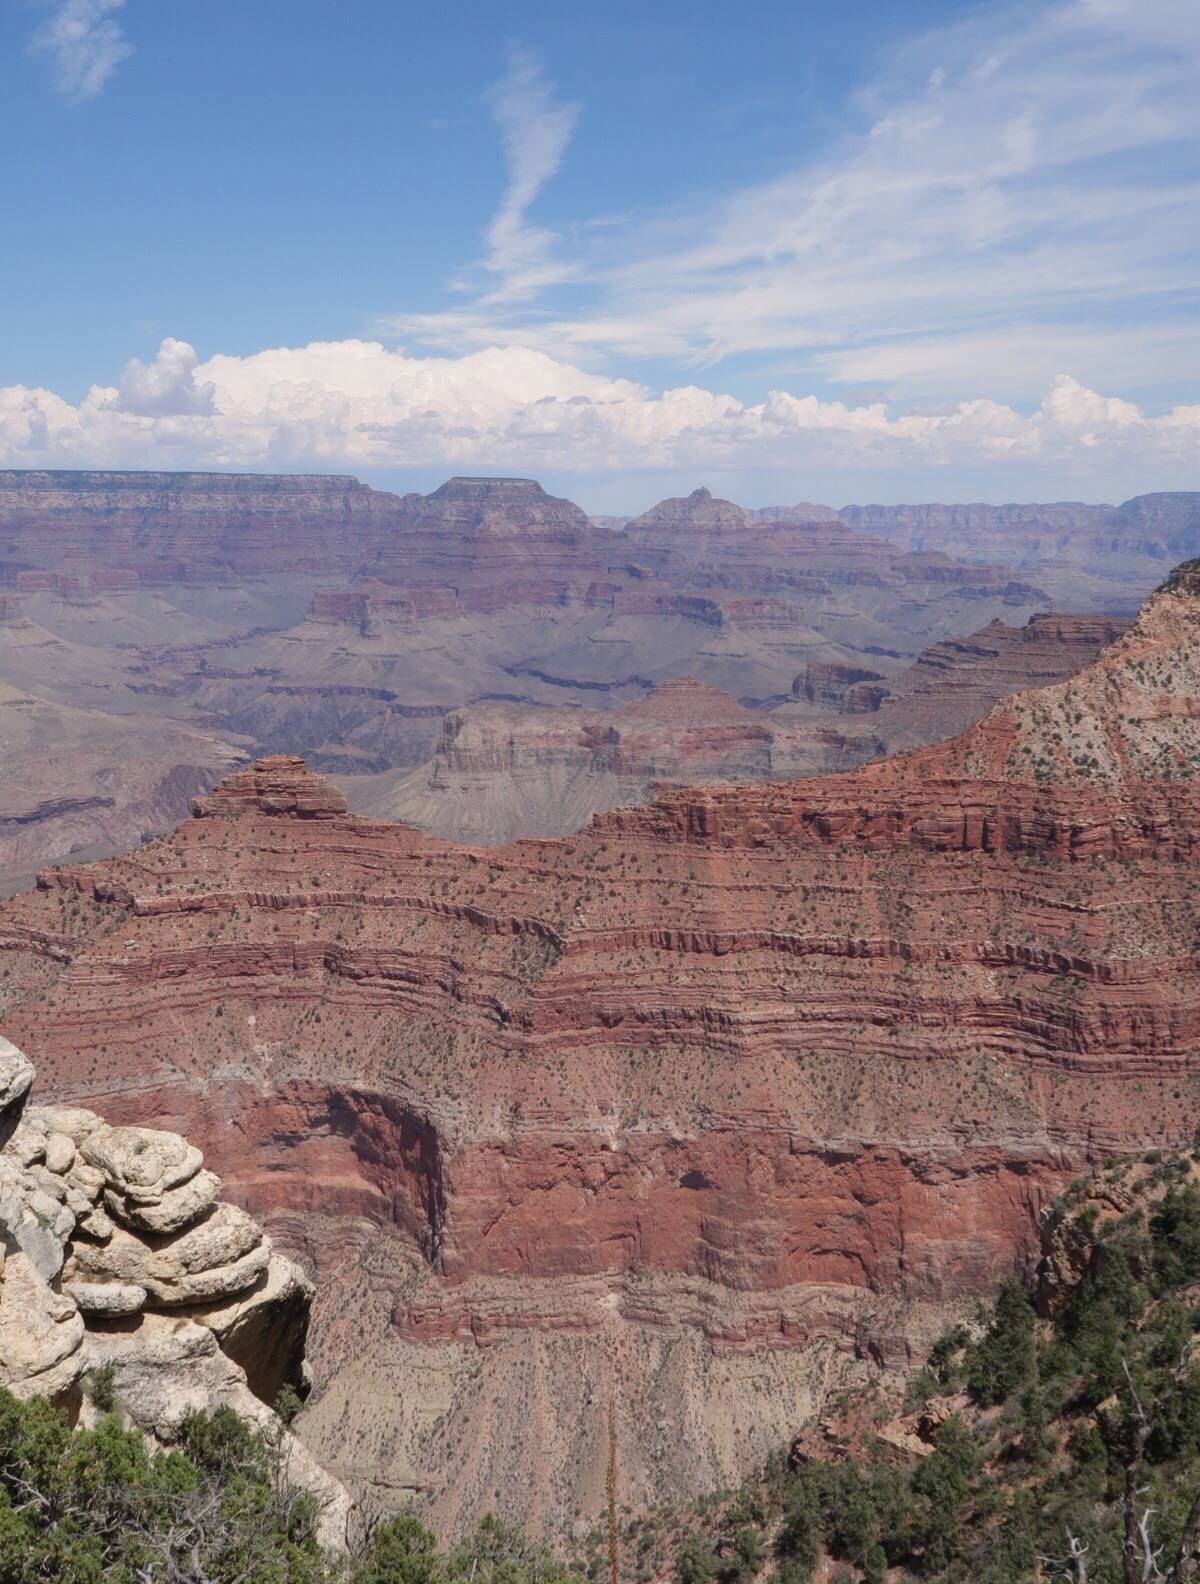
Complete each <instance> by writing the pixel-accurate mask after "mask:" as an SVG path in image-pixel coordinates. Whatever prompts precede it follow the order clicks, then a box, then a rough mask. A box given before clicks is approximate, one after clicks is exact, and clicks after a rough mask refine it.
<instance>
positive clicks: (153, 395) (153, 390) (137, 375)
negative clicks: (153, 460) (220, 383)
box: [115, 336, 216, 418]
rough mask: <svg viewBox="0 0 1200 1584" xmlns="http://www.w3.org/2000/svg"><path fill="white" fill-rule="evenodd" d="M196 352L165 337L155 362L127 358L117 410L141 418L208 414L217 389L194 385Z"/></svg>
mask: <svg viewBox="0 0 1200 1584" xmlns="http://www.w3.org/2000/svg"><path fill="white" fill-rule="evenodd" d="M195 375H196V351H195V348H194V347H191V346H189V345H188V343H187V342H186V341H176V340H175V338H174V337H173V336H168V337H167V339H166V340H165V341H164V342H163V343H162V345H161V346H160V347H159V349H158V355H157V356H156V357H155V359H154V362H153V363H150V364H146V363H143V362H142V361H141V359H140V358H130V360H129V362H128V363H127V364H126V365H125V372H124V374H123V375H122V376H121V386H120V389H119V390H118V392H117V399H116V403H115V406H116V410H117V411H118V412H123V413H134V414H136V415H137V416H138V417H141V418H170V417H181V416H182V415H184V414H185V413H192V414H196V413H211V412H213V411H214V407H213V395H214V392H215V390H216V386H215V385H213V384H212V383H211V382H209V383H206V384H198V383H197V381H196V377H195Z"/></svg>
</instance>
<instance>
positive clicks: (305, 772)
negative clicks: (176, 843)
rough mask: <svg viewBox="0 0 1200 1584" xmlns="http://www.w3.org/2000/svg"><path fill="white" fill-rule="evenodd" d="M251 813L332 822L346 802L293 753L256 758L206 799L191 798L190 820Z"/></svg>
mask: <svg viewBox="0 0 1200 1584" xmlns="http://www.w3.org/2000/svg"><path fill="white" fill-rule="evenodd" d="M251 812H256V813H260V814H274V815H283V816H289V815H290V816H292V817H294V818H296V819H335V818H336V817H337V816H338V815H339V814H344V813H345V812H346V799H345V797H344V796H343V794H342V793H341V792H339V791H338V789H337V787H335V786H334V785H333V783H332V782H331V781H326V779H325V777H324V776H320V775H317V774H316V772H315V771H313V770H310V769H309V768H308V766H307V765H306V764H305V762H304V760H303V759H301V758H300V757H299V756H298V755H296V754H272V755H271V756H270V758H267V759H259V760H257V761H256V762H255V763H254V764H252V765H250V766H249V768H248V769H246V770H238V771H237V772H236V773H235V774H233V775H231V776H226V777H225V779H224V781H222V782H220V783H219V784H218V785H217V786H215V787H214V788H213V789H212V791H211V792H210V793H209V794H208V796H207V797H198V798H193V799H192V817H193V818H194V819H236V818H237V817H238V816H239V815H241V814H246V813H251Z"/></svg>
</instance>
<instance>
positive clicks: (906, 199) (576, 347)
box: [380, 0, 1200, 402]
mask: <svg viewBox="0 0 1200 1584" xmlns="http://www.w3.org/2000/svg"><path fill="white" fill-rule="evenodd" d="M1198 73H1200V6H1197V5H1196V4H1195V3H1194V0H1052V3H1045V0H1042V3H1040V4H1038V3H1035V4H1028V3H1022V4H1021V5H1019V6H1018V7H1016V8H1014V9H1010V10H1007V11H1004V10H997V9H994V8H991V7H989V8H987V10H986V11H985V13H984V14H983V16H982V18H981V17H980V16H979V15H978V14H977V15H976V17H975V18H974V19H973V20H971V21H970V22H967V23H964V24H962V25H960V26H957V27H953V28H949V29H944V30H942V31H940V32H938V33H935V34H933V35H931V36H929V37H927V38H924V39H922V40H920V41H918V42H917V43H915V44H914V45H913V46H912V47H911V48H910V49H909V50H907V51H906V52H902V53H901V54H900V55H899V56H897V57H894V58H893V61H892V64H891V66H890V68H889V71H888V74H887V76H886V77H885V78H882V79H881V80H879V81H877V82H875V83H873V84H871V85H870V86H869V87H868V89H866V90H864V92H863V93H862V95H861V96H860V98H859V100H858V102H857V106H856V107H855V106H852V107H850V110H849V112H848V117H847V119H848V120H849V121H851V122H853V121H854V120H855V119H857V120H858V121H859V122H860V126H859V129H858V130H857V131H855V132H853V133H851V134H850V135H848V136H847V137H845V139H844V140H843V141H842V142H841V143H840V144H838V145H837V146H836V147H835V148H834V149H833V150H832V151H831V152H828V153H826V154H825V155H823V156H822V157H821V158H820V159H819V160H815V161H813V162H811V163H808V164H806V165H803V166H802V167H799V168H797V169H795V170H794V171H792V172H790V173H788V174H785V175H783V176H781V177H779V178H778V179H775V180H772V181H769V182H765V183H762V184H759V185H756V186H752V187H749V188H746V189H745V190H742V191H740V192H737V193H734V194H733V195H731V196H728V197H726V198H724V199H723V200H721V201H719V202H715V203H714V202H712V201H711V200H709V199H707V198H706V199H705V200H704V201H703V202H701V203H697V204H693V205H692V206H691V207H690V208H689V206H688V205H687V203H686V201H684V203H683V204H682V205H680V206H673V207H672V209H671V211H670V213H669V215H668V216H660V217H658V218H657V219H652V220H651V221H650V222H640V221H639V222H637V223H634V222H633V221H631V222H630V223H629V224H627V225H626V226H624V227H620V228H616V229H615V230H614V229H613V228H589V227H587V226H581V227H577V228H575V229H574V230H573V231H572V232H571V233H570V236H569V237H568V238H566V239H565V240H563V239H560V243H559V246H558V248H557V250H556V258H557V261H558V268H559V272H560V277H561V278H562V279H563V280H568V281H569V283H570V285H569V289H568V290H567V291H565V292H564V291H563V290H560V289H558V288H557V287H554V286H551V287H550V289H547V290H543V291H540V292H539V293H538V294H537V295H535V296H534V297H532V298H526V299H523V300H522V301H521V302H513V301H511V300H505V299H503V298H502V297H500V296H498V295H496V294H491V295H489V294H487V293H485V292H481V293H480V295H479V297H478V298H477V299H476V300H474V301H472V302H470V303H468V304H465V305H463V306H460V307H455V308H451V309H449V310H448V311H446V312H443V313H435V314H424V315H412V314H405V315H399V316H395V317H393V318H392V319H390V320H386V321H383V322H381V325H380V331H381V333H383V334H385V335H388V334H394V335H396V336H398V337H401V338H403V339H405V340H406V341H408V342H409V343H412V342H414V341H415V342H419V343H420V344H423V345H426V346H429V347H431V348H434V349H436V350H439V351H460V352H461V351H467V350H470V349H472V348H475V347H480V346H487V345H525V346H534V347H538V348H541V349H542V350H544V351H547V352H549V353H550V354H551V355H552V356H554V357H556V358H563V359H566V360H568V361H572V362H575V361H583V362H585V363H589V364H593V365H596V366H601V365H603V364H605V363H607V362H609V361H610V360H624V361H626V362H627V363H628V362H629V361H636V363H637V364H638V365H639V366H641V367H643V368H644V367H646V366H648V364H650V363H652V362H654V361H655V360H661V361H663V362H670V363H674V364H675V365H676V366H678V365H679V364H680V363H683V364H686V365H689V366H692V367H711V366H714V365H715V364H717V363H719V362H720V361H721V360H722V359H724V358H727V357H732V356H737V357H739V358H741V359H743V360H745V359H747V358H750V359H753V358H760V359H762V360H763V361H767V360H769V361H770V362H772V363H776V364H777V363H778V362H779V360H780V357H781V355H786V357H787V359H788V362H789V365H790V366H791V367H792V368H793V369H796V370H798V371H799V372H800V375H801V377H804V378H806V379H810V380H812V381H813V382H814V383H818V382H819V383H824V384H826V385H834V386H836V385H838V384H839V383H845V382H854V381H858V380H860V379H862V378H863V377H869V378H871V379H872V380H876V381H884V382H886V383H887V384H888V385H889V388H890V390H891V393H892V394H893V396H894V397H896V398H897V399H906V398H910V397H912V396H914V395H937V396H939V397H942V398H947V399H953V398H965V397H968V396H970V395H971V394H973V393H974V392H977V391H978V390H979V389H980V388H981V387H982V388H983V389H986V390H988V391H989V393H990V394H992V395H993V396H996V397H999V398H1003V399H1004V400H1007V401H1017V402H1028V401H1031V400H1036V399H1037V398H1038V396H1039V395H1040V393H1041V392H1043V391H1044V390H1045V389H1046V388H1047V385H1048V383H1049V381H1050V380H1051V379H1052V378H1053V377H1054V375H1055V373H1056V372H1057V371H1058V370H1059V369H1061V368H1062V367H1064V366H1068V367H1073V366H1078V364H1077V363H1076V361H1075V360H1074V359H1072V360H1071V361H1068V362H1066V363H1065V364H1064V361H1063V360H1062V353H1063V343H1064V341H1066V340H1073V341H1074V342H1075V343H1076V344H1077V345H1078V346H1079V347H1080V348H1084V347H1086V348H1087V365H1088V372H1087V377H1088V378H1089V379H1095V380H1098V381H1100V382H1102V383H1111V382H1113V381H1114V380H1116V379H1121V380H1122V381H1124V380H1125V379H1129V380H1130V381H1131V382H1132V383H1133V384H1135V385H1136V386H1138V387H1139V388H1141V389H1146V390H1149V389H1153V388H1155V387H1158V388H1160V389H1162V388H1170V383H1169V382H1170V380H1171V375H1172V374H1175V375H1177V376H1178V377H1177V378H1176V380H1175V382H1174V388H1175V389H1178V388H1179V378H1182V377H1183V375H1182V371H1183V370H1185V369H1186V368H1187V367H1188V366H1189V365H1190V367H1191V368H1193V369H1194V368H1195V366H1196V364H1197V361H1198V360H1200V330H1198V325H1200V320H1198V317H1197V313H1196V308H1195V299H1194V292H1193V285H1194V282H1195V280H1196V279H1197V278H1198V276H1200V229H1198V228H1197V226H1196V221H1195V216H1196V212H1197V206H1198V204H1200V152H1198V151H1200V95H1197V93H1196V91H1195V84H1196V80H1197V75H1198ZM556 157H557V156H556ZM1142 329H1144V330H1146V331H1147V332H1148V337H1147V342H1146V345H1145V347H1144V349H1143V351H1142V353H1141V355H1140V358H1139V357H1138V354H1137V349H1136V345H1135V344H1134V341H1133V337H1134V333H1135V332H1136V331H1138V330H1142ZM914 341H916V342H918V343H919V345H920V346H921V348H923V349H924V350H923V356H922V358H921V359H920V362H921V367H920V369H919V371H918V372H916V373H915V374H914V369H913V359H912V354H911V348H912V344H913V342H914ZM1110 341H1112V342H1115V343H1116V344H1118V345H1119V348H1120V353H1121V356H1122V358H1123V359H1124V360H1125V362H1126V363H1132V364H1134V365H1135V366H1134V367H1132V368H1127V367H1120V368H1116V367H1109V366H1107V365H1106V361H1105V359H1106V350H1107V348H1108V346H1109V344H1110ZM1164 346H1167V347H1169V349H1170V365H1171V368H1170V372H1169V373H1166V374H1164V372H1163V371H1162V370H1161V369H1160V365H1159V363H1158V361H1157V358H1158V355H1159V353H1160V351H1161V349H1162V348H1163V347H1164ZM966 349H970V350H969V351H968V350H966ZM981 350H982V351H983V352H984V353H985V356H984V360H983V361H982V362H981V361H980V360H979V356H978V354H979V352H980V351H981ZM864 366H869V368H870V369H871V373H870V375H869V376H864V375H863V373H862V370H863V367H864ZM1164 381H1166V382H1167V384H1166V385H1164Z"/></svg>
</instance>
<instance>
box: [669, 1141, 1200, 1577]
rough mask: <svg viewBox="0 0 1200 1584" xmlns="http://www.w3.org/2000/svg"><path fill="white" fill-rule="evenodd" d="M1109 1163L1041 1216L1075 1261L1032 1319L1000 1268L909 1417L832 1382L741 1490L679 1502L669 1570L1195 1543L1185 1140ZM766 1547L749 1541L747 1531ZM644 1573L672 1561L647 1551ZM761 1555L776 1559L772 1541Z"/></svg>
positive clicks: (913, 1396)
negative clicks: (998, 1282)
mask: <svg viewBox="0 0 1200 1584" xmlns="http://www.w3.org/2000/svg"><path fill="white" fill-rule="evenodd" d="M1154 1156H1155V1157H1156V1158H1147V1159H1146V1160H1145V1161H1143V1162H1140V1163H1137V1164H1136V1165H1134V1164H1130V1163H1124V1164H1122V1163H1111V1164H1110V1166H1109V1168H1108V1169H1107V1170H1106V1172H1105V1173H1104V1174H1103V1175H1099V1174H1098V1175H1097V1177H1095V1178H1093V1179H1089V1180H1085V1181H1082V1182H1081V1183H1079V1184H1077V1185H1074V1186H1073V1189H1072V1191H1070V1192H1069V1193H1068V1195H1067V1196H1066V1197H1065V1199H1064V1201H1063V1202H1062V1204H1061V1205H1060V1206H1058V1207H1056V1210H1055V1212H1054V1214H1055V1215H1056V1216H1057V1218H1058V1225H1059V1226H1060V1227H1061V1226H1065V1227H1066V1228H1067V1234H1066V1246H1067V1247H1068V1248H1069V1249H1070V1250H1072V1251H1073V1257H1075V1258H1076V1260H1077V1261H1078V1266H1079V1269H1077V1275H1078V1279H1077V1280H1076V1281H1075V1283H1074V1284H1073V1286H1071V1287H1070V1288H1069V1289H1068V1290H1065V1291H1064V1290H1061V1289H1059V1290H1055V1289H1054V1287H1053V1284H1051V1286H1050V1288H1047V1286H1046V1281H1045V1279H1043V1285H1042V1292H1041V1297H1042V1301H1043V1307H1045V1306H1047V1305H1048V1306H1049V1307H1050V1308H1051V1309H1053V1310H1054V1311H1055V1313H1054V1318H1053V1319H1052V1320H1039V1318H1038V1316H1037V1314H1036V1312H1035V1309H1034V1306H1033V1304H1032V1302H1031V1301H1030V1299H1029V1298H1028V1297H1027V1295H1026V1294H1025V1292H1024V1290H1023V1289H1022V1288H1021V1287H1020V1285H1019V1284H1018V1283H1016V1282H1014V1281H1006V1282H1005V1283H1003V1284H1002V1286H1001V1289H1000V1291H999V1293H998V1294H997V1297H996V1299H995V1300H994V1301H993V1302H992V1303H991V1304H989V1305H987V1306H985V1307H981V1309H980V1312H979V1316H978V1320H977V1323H976V1324H975V1325H973V1326H970V1327H967V1326H957V1327H954V1328H953V1329H951V1330H950V1331H948V1332H947V1333H946V1334H945V1335H944V1336H943V1337H942V1338H941V1339H940V1340H939V1342H938V1343H937V1345H936V1346H935V1347H934V1349H933V1352H932V1355H931V1358H930V1361H929V1364H928V1366H927V1368H926V1369H925V1370H924V1371H923V1372H922V1374H921V1375H919V1376H917V1377H915V1378H914V1379H913V1380H911V1381H910V1383H909V1387H908V1393H907V1401H906V1402H905V1403H904V1404H903V1405H900V1404H893V1405H892V1407H893V1408H898V1407H901V1406H903V1407H904V1408H907V1409H908V1410H909V1412H908V1413H907V1414H906V1415H897V1416H896V1417H894V1418H893V1417H891V1416H890V1411H889V1408H888V1406H887V1404H886V1402H885V1401H881V1399H880V1397H879V1395H878V1394H877V1393H872V1392H865V1393H861V1392H860V1393H859V1394H857V1396H854V1397H847V1398H845V1399H844V1400H843V1401H842V1402H841V1403H840V1404H839V1405H838V1407H837V1409H836V1410H835V1412H834V1414H833V1415H832V1416H831V1422H830V1423H827V1424H826V1425H825V1427H824V1432H823V1437H818V1438H816V1442H817V1444H816V1445H813V1444H810V1443H809V1442H808V1441H806V1440H805V1438H801V1440H800V1442H798V1443H797V1448H796V1449H795V1451H794V1453H793V1458H792V1462H793V1464H794V1466H792V1467H790V1468H789V1467H786V1466H785V1464H784V1460H783V1458H782V1457H781V1458H780V1459H779V1460H778V1462H777V1464H776V1466H775V1467H773V1468H771V1469H769V1470H768V1471H767V1472H766V1474H765V1475H764V1477H763V1479H762V1480H760V1481H756V1482H752V1483H751V1484H750V1485H748V1486H747V1487H745V1488H744V1489H743V1490H742V1491H741V1492H740V1493H738V1494H737V1495H736V1496H735V1497H733V1498H725V1499H724V1500H723V1501H721V1502H718V1503H716V1504H715V1505H714V1504H711V1503H709V1504H702V1505H701V1506H699V1507H697V1508H695V1509H693V1511H692V1515H691V1523H690V1527H689V1524H688V1522H687V1521H686V1519H685V1518H682V1517H681V1515H680V1514H679V1513H678V1512H676V1513H674V1514H672V1515H671V1517H670V1520H669V1523H668V1524H667V1525H666V1526H665V1527H667V1528H669V1529H670V1531H671V1533H672V1534H673V1535H674V1537H675V1540H676V1549H675V1563H674V1570H673V1571H674V1577H675V1580H676V1584H707V1581H708V1580H709V1579H711V1578H714V1577H716V1578H717V1579H719V1580H721V1581H722V1584H746V1580H747V1579H748V1578H750V1577H753V1576H754V1575H755V1574H758V1573H760V1572H763V1573H764V1575H765V1573H766V1572H767V1571H772V1572H774V1573H775V1575H776V1576H777V1577H778V1578H779V1579H780V1580H781V1581H783V1584H803V1581H806V1580H808V1579H809V1578H811V1577H814V1576H815V1574H816V1572H817V1570H818V1568H820V1569H822V1571H821V1577H822V1578H830V1579H836V1580H844V1581H845V1584H851V1581H855V1580H866V1581H869V1584H878V1581H881V1580H883V1579H884V1578H885V1577H887V1578H891V1579H893V1580H896V1581H897V1584H898V1581H900V1580H906V1579H910V1578H913V1579H929V1580H937V1581H944V1584H960V1581H966V1580H968V1579H969V1580H972V1581H982V1584H1023V1581H1026V1580H1050V1579H1067V1580H1069V1581H1072V1584H1088V1581H1090V1584H1176V1581H1179V1580H1183V1579H1187V1578H1191V1577H1192V1576H1193V1575H1194V1574H1195V1573H1196V1572H1197V1569H1198V1562H1197V1558H1198V1555H1200V1356H1198V1355H1197V1336H1198V1334H1200V1186H1198V1183H1197V1174H1196V1168H1195V1158H1194V1157H1191V1156H1188V1155H1174V1156H1168V1157H1167V1158H1166V1159H1163V1158H1161V1157H1158V1156H1157V1152H1154ZM747 1531H752V1534H753V1537H754V1540H755V1543H756V1545H757V1547H758V1551H757V1555H758V1556H759V1558H760V1560H759V1562H758V1563H757V1564H756V1565H754V1566H752V1567H750V1566H748V1564H747V1560H746V1559H747V1558H748V1557H750V1556H751V1555H752V1554H754V1547H753V1546H752V1545H751V1544H750V1541H749V1539H748V1538H747ZM654 1550H655V1548H654V1547H651V1546H647V1547H646V1552H647V1553H650V1554H651V1559H652V1562H657V1563H658V1566H657V1567H654V1566H653V1565H652V1566H651V1567H649V1568H647V1569H646V1570H645V1571H644V1575H639V1576H644V1578H645V1579H649V1578H651V1577H652V1576H654V1575H655V1574H656V1573H662V1572H664V1571H665V1567H664V1565H663V1564H664V1559H663V1558H662V1557H661V1556H654V1555H653V1552H654ZM768 1556H769V1557H770V1558H771V1560H770V1561H767V1558H768Z"/></svg>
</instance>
